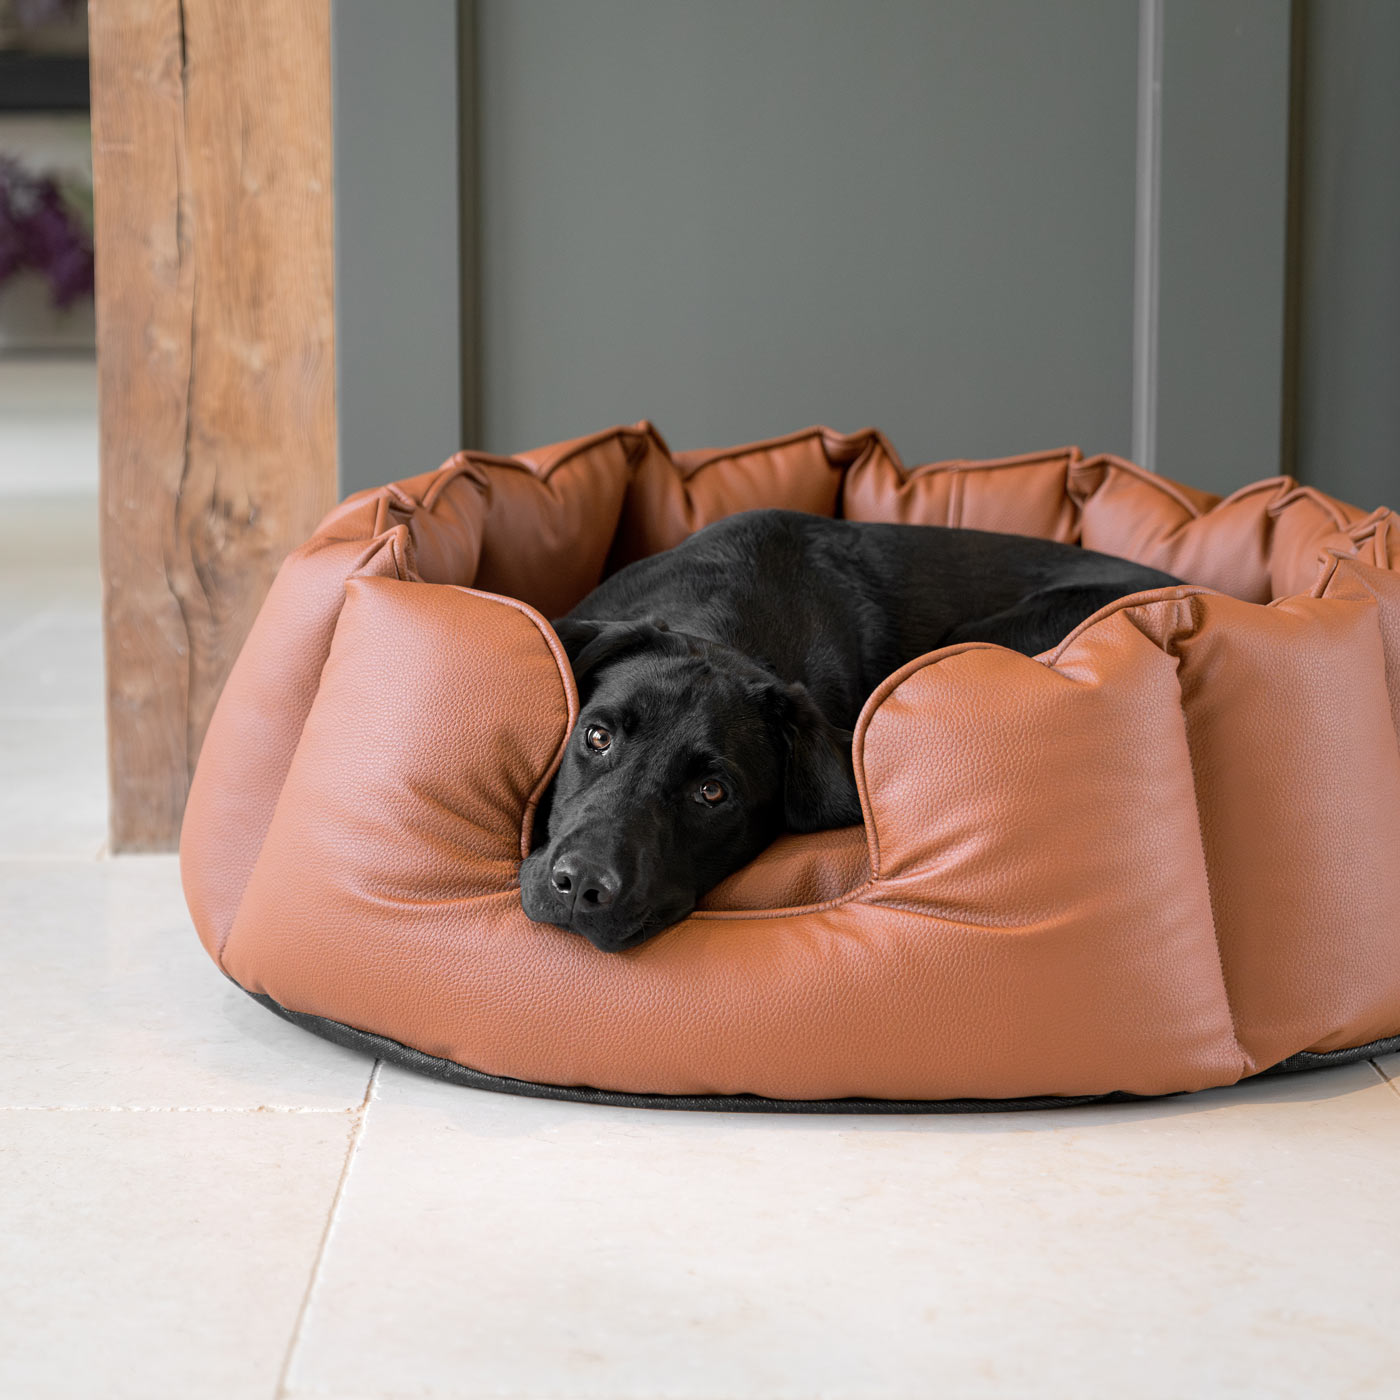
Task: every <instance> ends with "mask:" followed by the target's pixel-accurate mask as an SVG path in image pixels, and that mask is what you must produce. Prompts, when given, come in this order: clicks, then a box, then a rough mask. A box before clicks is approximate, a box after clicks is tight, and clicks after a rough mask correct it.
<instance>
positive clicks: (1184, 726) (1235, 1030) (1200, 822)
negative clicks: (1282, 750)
mask: <svg viewBox="0 0 1400 1400" xmlns="http://www.w3.org/2000/svg"><path fill="white" fill-rule="evenodd" d="M1199 596H1201V595H1200V594H1188V595H1186V596H1184V597H1181V598H1178V599H1177V600H1176V605H1177V609H1178V611H1179V610H1180V609H1181V608H1182V607H1183V606H1184V607H1185V609H1186V611H1187V614H1188V616H1189V619H1190V622H1191V624H1192V629H1193V630H1198V629H1199V626H1200V620H1199V618H1198V616H1197V610H1196V606H1195V604H1194V603H1193V602H1192V599H1193V598H1195V597H1199ZM1144 635H1146V634H1144ZM1175 638H1176V633H1175V629H1174V630H1173V632H1172V634H1171V640H1172V641H1173V642H1174V641H1175ZM1162 650H1163V651H1165V652H1166V654H1167V655H1168V656H1171V657H1173V658H1174V659H1175V661H1176V692H1177V710H1178V713H1179V714H1180V715H1181V735H1182V740H1183V741H1184V743H1185V744H1186V761H1187V763H1188V764H1189V765H1190V767H1191V801H1192V807H1193V811H1194V815H1195V818H1196V836H1197V839H1198V841H1199V846H1198V849H1199V850H1200V853H1201V873H1202V875H1203V876H1204V877H1205V883H1206V903H1207V907H1208V908H1209V909H1210V938H1211V944H1212V946H1213V947H1214V948H1215V966H1216V970H1217V971H1218V972H1219V973H1220V990H1221V994H1222V995H1223V996H1224V998H1225V1010H1226V1013H1227V1014H1228V1015H1229V1017H1230V1039H1231V1040H1233V1041H1234V1044H1235V1050H1236V1051H1237V1053H1238V1054H1239V1057H1240V1065H1241V1070H1240V1073H1241V1075H1246V1074H1252V1073H1253V1072H1254V1070H1255V1069H1256V1068H1257V1066H1256V1065H1255V1063H1254V1056H1253V1055H1251V1054H1250V1053H1249V1052H1248V1051H1247V1050H1246V1049H1245V1048H1244V1043H1243V1042H1242V1041H1241V1040H1240V1027H1239V1020H1238V1018H1237V1016H1236V1014H1235V1003H1234V1000H1233V999H1232V998H1231V996H1230V982H1229V978H1228V977H1227V976H1226V975H1225V950H1224V948H1223V947H1222V946H1221V943H1220V924H1219V921H1218V919H1217V918H1216V913H1215V909H1216V892H1215V882H1214V880H1213V879H1212V877H1211V868H1210V855H1209V853H1208V852H1207V850H1206V825H1205V819H1204V818H1203V817H1202V815H1201V788H1200V780H1199V777H1198V775H1197V771H1196V754H1195V750H1194V749H1193V748H1192V745H1191V726H1190V724H1189V723H1188V721H1187V718H1186V693H1185V691H1184V690H1183V689H1182V685H1181V668H1182V665H1183V662H1184V658H1183V657H1182V655H1181V652H1180V651H1179V650H1177V649H1176V647H1175V646H1173V645H1170V644H1169V645H1167V646H1165V647H1163V648H1162Z"/></svg>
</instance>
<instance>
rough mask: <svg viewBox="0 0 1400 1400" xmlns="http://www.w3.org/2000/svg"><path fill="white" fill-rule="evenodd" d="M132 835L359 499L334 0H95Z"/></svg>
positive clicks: (127, 844)
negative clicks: (349, 430)
mask: <svg viewBox="0 0 1400 1400" xmlns="http://www.w3.org/2000/svg"><path fill="white" fill-rule="evenodd" d="M89 15H90V26H91V45H92V106H93V167H94V185H95V199H96V225H97V232H96V243H97V336H98V376H99V387H100V414H101V462H102V567H103V584H104V611H105V631H106V647H107V704H108V746H109V764H110V771H111V844H112V847H113V849H114V850H127V851H130V850H163V849H169V848H171V847H173V846H174V844H175V842H176V840H177V838H178V835H179V827H180V817H181V813H182V811H183V809H184V801H185V793H186V790H187V788H188V785H189V779H190V775H191V773H192V771H193V768H194V763H195V760H196V758H197V757H198V754H199V746H200V743H201V741H202V739H203V736H204V731H205V729H206V727H207V725H208V723H209V717H210V715H211V713H212V711H213V708H214V704H215V702H216V701H217V699H218V695H219V691H220V689H221V688H222V686H223V682H224V679H225V677H226V676H227V674H228V671H229V668H230V666H231V665H232V664H233V660H234V658H235V656H236V655H237V653H238V648H239V646H240V645H241V643H242V641H243V638H244V636H245V635H246V633H247V630H248V627H249V626H250V624H251V622H252V619H253V617H254V615H255V614H256V612H257V609H258V605H259V604H260V603H261V601H262V598H263V595H264V594H265V593H266V591H267V588H268V585H269V584H270V582H271V580H272V577H273V575H274V573H275V572H276V570H277V566H278V564H279V563H280V562H281V560H282V558H283V557H284V555H285V554H286V553H287V552H288V551H289V550H290V549H292V548H294V547H295V546H296V545H297V544H299V543H300V542H301V541H302V540H303V539H304V538H305V537H306V536H307V535H308V534H309V533H310V532H311V530H312V529H313V528H314V526H315V525H316V522H317V521H318V520H319V519H320V517H321V516H322V515H323V514H324V513H325V511H326V510H327V509H329V507H330V506H331V504H332V503H333V501H334V499H335V484H336V466H335V461H336V454H335V411H334V409H335V405H334V362H333V330H334V324H333V301H332V290H333V289H332V215H331V125H330V62H329V0H183V2H182V0H92V3H91V5H90V9H89Z"/></svg>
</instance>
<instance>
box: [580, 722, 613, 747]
mask: <svg viewBox="0 0 1400 1400" xmlns="http://www.w3.org/2000/svg"><path fill="white" fill-rule="evenodd" d="M583 741H584V743H586V744H587V745H588V747H589V748H590V749H592V750H593V752H594V753H607V751H608V750H609V749H610V748H612V734H611V733H610V732H609V731H608V730H606V729H604V728H603V726H602V725H601V724H590V725H589V726H588V728H587V729H585V730H584V731H583Z"/></svg>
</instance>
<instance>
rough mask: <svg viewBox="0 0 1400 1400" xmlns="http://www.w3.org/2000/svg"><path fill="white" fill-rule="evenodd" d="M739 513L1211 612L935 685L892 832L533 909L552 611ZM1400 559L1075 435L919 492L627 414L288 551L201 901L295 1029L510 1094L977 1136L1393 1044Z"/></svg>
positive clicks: (242, 717) (897, 779) (878, 470)
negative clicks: (922, 1123) (688, 889)
mask: <svg viewBox="0 0 1400 1400" xmlns="http://www.w3.org/2000/svg"><path fill="white" fill-rule="evenodd" d="M755 506H786V507H790V508H796V509H799V510H807V511H814V512H818V513H821V514H825V515H844V516H846V517H849V518H852V519H861V520H898V521H921V522H927V523H937V524H948V525H964V526H976V527H980V528H986V529H992V530H1004V531H1014V532H1020V533H1024V534H1030V535H1041V536H1047V537H1051V538H1054V539H1058V540H1065V541H1072V542H1073V541H1077V542H1080V543H1082V544H1083V545H1084V546H1085V547H1088V548H1093V549H1098V550H1104V551H1108V552H1111V553H1116V554H1121V555H1125V556H1127V557H1129V558H1133V559H1137V560H1140V561H1142V562H1143V563H1147V564H1152V565H1156V566H1158V567H1160V568H1162V569H1165V570H1167V571H1169V572H1171V573H1173V574H1175V575H1177V576H1178V577H1183V578H1187V579H1189V580H1191V585H1190V586H1186V587H1177V588H1171V589H1166V590H1162V591H1159V592H1155V593H1150V594H1138V595H1135V596H1134V597H1131V598H1128V599H1125V600H1123V601H1122V602H1121V603H1118V604H1115V605H1113V606H1112V607H1110V608H1107V609H1105V610H1103V611H1101V612H1099V613H1098V614H1096V615H1095V616H1094V617H1093V618H1091V619H1089V620H1088V621H1087V622H1086V623H1084V624H1083V625H1082V626H1081V627H1079V628H1078V629H1076V631H1075V632H1073V633H1072V634H1071V635H1070V636H1069V637H1068V638H1066V639H1065V641H1064V642H1063V643H1062V644H1061V645H1059V646H1058V647H1057V648H1056V649H1055V650H1054V651H1052V652H1050V653H1047V654H1045V655H1042V656H1040V657H1038V658H1035V659H1032V658H1029V657H1025V656H1021V655H1018V654H1015V653H1012V652H1009V651H1005V650H1002V649H1000V648H997V647H993V646H988V645H982V644H972V645H962V646H956V647H949V648H945V649H944V650H942V651H938V652H933V653H930V654H929V655H927V656H923V657H920V658H919V659H918V660H917V661H913V662H911V663H910V664H909V665H907V666H905V667H904V668H903V669H902V670H900V671H898V672H897V673H895V674H894V675H892V676H890V677H889V678H888V680H886V681H885V682H884V683H883V684H882V685H881V686H880V687H879V689H878V690H877V691H876V693H875V694H874V695H872V696H871V698H870V700H869V702H868V703H867V704H866V706H865V710H864V713H863V714H862V716H861V720H860V723H859V725H858V727H857V730H856V736H855V769H856V774H857V777H858V780H859V784H860V788H861V794H862V800H863V803H864V809H865V824H864V827H863V828H861V827H856V828H851V829H849V830H844V831H833V832H824V833H820V834H817V835H811V836H793V837H786V838H784V839H782V840H780V841H779V842H778V843H777V844H776V845H775V846H773V847H772V848H771V849H770V850H769V851H768V852H767V853H766V854H764V855H763V856H761V857H760V858H759V859H758V860H756V861H755V862H754V863H753V864H752V865H750V866H748V867H746V868H745V869H743V870H741V871H740V872H738V873H737V874H736V875H734V876H733V877H731V878H730V879H729V880H727V881H725V883H724V884H722V885H721V886H719V887H718V888H717V889H715V890H714V891H713V892H712V893H711V894H710V895H709V897H708V898H707V899H706V900H705V901H704V903H703V906H702V908H701V909H700V910H699V911H698V912H697V913H695V914H694V915H692V916H691V917H690V918H689V919H687V920H686V921H685V922H684V923H682V924H680V925H678V926H676V927H674V928H672V929H670V930H669V931H667V932H666V933H664V934H662V935H661V936H659V937H657V938H656V939H654V940H653V941H651V942H649V943H647V944H645V945H643V946H642V947H639V948H637V949H635V950H633V951H631V952H628V953H623V954H607V953H601V952H598V951H597V950H595V949H594V948H593V947H591V946H590V945H589V944H588V943H586V942H585V941H584V940H583V939H582V938H579V937H577V936H576V935H574V934H571V933H567V932H564V931H562V930H559V929H555V928H551V927H546V926H541V925H538V924H534V923H531V922H530V921H529V920H528V919H527V918H526V917H525V916H524V914H523V913H522V911H521V907H520V896H519V889H518V885H517V869H518V866H519V862H520V859H521V855H522V853H523V852H526V851H527V850H528V849H529V845H530V828H531V818H532V814H533V812H534V808H535V803H536V801H537V799H538V798H539V796H540V793H541V792H542V790H543V789H544V787H545V786H546V784H547V783H548V781H549V779H550V777H551V774H552V772H553V770H554V767H555V765H556V763H557V762H558V760H559V755H560V750H561V746H562V744H563V742H564V740H565V737H566V735H567V733H568V731H569V729H570V727H571V725H572V723H573V720H574V717H575V715H576V709H577V696H576V692H575V689H574V685H573V680H572V677H571V674H570V671H569V667H568V663H567V660H566V658H565V656H564V654H563V652H562V650H561V648H560V646H559V643H558V640H557V638H556V637H555V636H554V634H553V632H552V631H551V629H550V627H549V624H548V622H547V621H546V620H545V619H546V618H548V617H553V616H558V615H559V614H561V613H563V612H565V611H567V610H568V609H569V608H570V607H571V606H572V605H573V604H574V603H575V602H577V601H578V600H579V599H580V598H581V597H582V596H583V595H584V594H585V593H586V592H588V591H589V590H590V589H591V588H593V587H594V586H595V585H596V584H597V582H598V581H599V579H600V578H601V577H602V576H603V575H604V573H605V572H607V571H608V570H611V569H615V568H617V567H619V566H621V565H622V564H625V563H627V562H629V561H631V560H633V559H636V558H639V557H641V556H643V555H646V554H649V553H652V552H654V551H657V550H661V549H665V548H667V547H668V546H671V545H674V544H675V543H677V542H678V541H679V540H681V539H682V538H684V537H685V536H686V535H687V534H688V533H690V532H691V531H693V530H696V529H698V528H699V527H700V526H702V525H704V524H706V523H707V522H709V521H712V520H715V519H718V518H719V517H721V516H724V515H727V514H729V513H732V512H734V511H737V510H743V509H747V508H750V507H755ZM1398 570H1400V525H1397V519H1396V517H1395V516H1394V515H1392V514H1391V513H1390V512H1388V511H1386V510H1376V511H1373V512H1371V513H1370V514H1366V513H1364V512H1362V511H1359V510H1357V509H1355V508H1353V507H1351V506H1348V505H1344V504H1342V503H1340V502H1338V501H1335V500H1332V499H1330V498H1329V497H1327V496H1324V495H1322V494H1321V493H1320V492H1318V491H1315V490H1312V489H1311V488H1309V487H1300V486H1297V485H1296V484H1295V483H1294V482H1292V481H1290V480H1288V479H1285V478H1276V479H1274V480H1270V481H1262V482H1259V483H1258V484H1257V485H1254V486H1249V487H1245V488H1244V489H1243V490H1240V491H1237V492H1236V493H1235V494H1234V495H1232V496H1229V497H1228V498H1226V499H1224V500H1221V499H1219V498H1218V497H1216V496H1212V495H1207V494H1205V493H1203V492H1200V491H1195V490H1192V489H1190V488H1188V487H1184V486H1180V485H1178V484H1176V483H1175V482H1172V481H1168V480H1166V479H1164V478H1162V477H1158V476H1153V475H1151V474H1150V473H1148V472H1145V471H1143V470H1141V469H1139V468H1137V467H1135V466H1133V465H1131V464H1130V463H1128V462H1124V461H1120V460H1118V459H1117V458H1113V457H1092V458H1084V457H1081V456H1080V454H1079V453H1078V451H1076V450H1073V449H1065V450H1061V451H1056V452H1047V453H1043V454H1041V455H1038V456H1029V457H1017V458H1012V459H1008V460H1003V461H994V462H943V463H936V464H934V465H932V466H926V467H920V468H917V469H915V470H912V471H910V470H906V469H905V468H904V467H903V466H901V464H900V462H899V459H898V458H897V457H896V455H895V453H894V452H893V450H892V449H891V447H890V445H889V444H888V443H887V442H886V441H885V440H884V439H883V438H882V437H881V436H880V435H879V434H878V433H875V432H873V431H866V432H861V433H856V434H852V435H850V436H843V435H841V434H838V433H834V432H831V431H830V430H828V429H824V428H812V429H809V430H807V431H805V432H801V433H796V434H793V435H792V436H791V437H785V438H779V439H775V440H773V441H770V442H762V443H757V444H754V445H751V446H747V447H740V448H734V449H732V450H728V451H721V452H704V453H699V452H695V453H675V454H673V453H671V452H670V451H669V450H668V449H667V446H666V444H665V443H664V442H663V441H662V439H661V438H660V436H659V435H658V434H657V433H656V432H655V431H654V430H653V429H652V427H651V426H650V425H649V424H646V423H641V424H638V425H637V426H635V427H630V428H614V429H611V430H609V431H607V432H604V433H600V434H598V435H596V436H594V437H588V438H582V439H579V440H577V441H573V442H568V443H563V444H560V445H557V446H554V447H549V448H545V449H542V450H541V451H539V452H534V453H529V454H526V455H523V456H521V457H516V458H503V457H489V456H483V455H479V454H468V453H462V454H459V455H457V456H456V457H454V458H452V459H451V460H450V461H449V462H448V463H447V464H446V465H445V466H444V467H443V468H442V469H441V470H439V471H436V472H433V473H431V474H429V475H427V476H421V477H416V478H414V479H412V480H410V481H405V482H401V483H399V484H397V485H392V486H386V487H383V488H381V489H379V490H375V491H369V492H362V493H361V494H359V495H357V496H353V497H351V498H350V499H349V500H347V501H346V502H345V503H344V504H343V505H341V506H340V507H339V508H338V509H337V510H335V511H334V512H332V514H331V515H330V516H329V517H327V519H326V521H325V522H324V523H323V524H322V526H321V528H320V529H319V530H318V531H317V532H316V534H315V536H314V537H313V538H312V539H311V540H310V542H309V543H308V544H307V545H306V546H305V547H304V548H302V549H300V550H298V551H297V552H296V553H295V554H294V555H292V556H291V558H289V559H288V560H287V562H286V564H285V565H284V567H283V569H282V571H281V573H280V575H279V576H278V578H277V581H276V583H275V585H274V586H273V589H272V591H271V593H270V594H269V596H268V599H267V601H266V603H265V605H264V606H263V609H262V612H261V614H260V615H259V617H258V619H257V622H256V625H255V626H254V628H253V631H252V634H251V635H250V637H249V638H248V641H247V644H246V646H245V647H244V649H243V653H242V655H241V657H240V658H239V660H238V663H237V665H236V667H235V668H234V671H233V674H232V676H231V677H230V679H229V682H228V685H227V688H226V689H225V691H224V694H223V698H222V700H221V702H220V704H219V707H218V710H217V713H216V714H215V716H214V720H213V723H212V725H211V727H210V729H209V733H208V737H207V739H206V740H205V744H204V749H203V753H202V754H201V756H200V760H199V768H198V772H197V773H196V775H195V779H194V785H193V788H192V790H191V792H190V799H189V807H188V810H187V813H186V816H185V827H184V836H183V842H182V847H181V861H182V868H183V874H184V881H185V889H186V893H187V896H188V899H189V904H190V908H191V910H192V912H193V915H194V919H195V923H196V924H197V926H198V929H199V933H200V936H201V937H202V939H203V940H204V943H205V946H206V947H207V948H208V950H209V952H210V954H211V955H212V956H213V957H214V959H215V960H216V961H217V962H218V964H219V966H220V967H221V968H222V969H223V970H224V971H225V972H226V973H227V974H228V975H229V976H230V977H231V978H232V979H233V980H234V981H235V982H237V983H238V984H239V985H240V986H242V987H243V988H245V989H246V990H247V991H248V992H250V993H252V994H253V995H254V996H256V997H257V998H259V999H261V1000H263V1001H264V1002H265V1003H266V1004H267V1005H268V1006H269V1007H270V1008H272V1009H273V1010H275V1011H278V1012H280V1013H281V1014H283V1015H285V1016H287V1017H289V1018H290V1019H292V1020H295V1021H297V1022H299V1023H301V1024H303V1025H305V1026H307V1027H308V1028H310V1029H312V1030H315V1031H317V1032H319V1033H320V1034H322V1035H326V1036H329V1037H330V1038H332V1039H336V1040H341V1041H344V1042H346V1043H351V1044H357V1045H362V1046H364V1047H366V1048H367V1049H370V1050H373V1051H374V1052H376V1053H378V1054H381V1055H384V1056H387V1057H390V1058H393V1059H397V1060H399V1061H402V1062H405V1063H409V1064H412V1065H414V1066H416V1067H418V1068H420V1069H424V1070H427V1071H429V1072H432V1073H436V1074H439V1075H442V1076H444V1077H447V1078H450V1079H455V1080H458V1081H460V1082H464V1083H469V1084H477V1085H482V1086H485V1087H489V1088H496V1089H504V1090H510V1091H513V1092H518V1093H530V1094H540V1095H550V1096H556V1097H573V1098H583V1099H590V1100H595V1101H605V1102H619V1103H636V1104H665V1105H671V1106H680V1107H706V1108H714V1107H719V1108H762V1109H773V1108H787V1109H810V1108H826V1109H858V1110H861V1111H871V1110H879V1109H920V1108H922V1109H957V1108H970V1107H986V1106H992V1107H995V1106H1000V1105H1002V1104H1007V1103H1011V1104H1019V1105H1025V1104H1027V1103H1040V1102H1046V1101H1050V1102H1076V1101H1080V1100H1082V1099H1083V1098H1085V1097H1092V1096H1100V1095H1111V1094H1115V1093H1127V1094H1138V1095H1147V1094H1163V1093H1169V1092H1174V1091H1179V1090H1193V1089H1202V1088H1205V1087H1207V1086H1210V1085H1222V1084H1229V1083H1232V1082H1233V1081H1236V1080H1238V1079H1241V1078H1242V1077H1244V1076H1247V1075H1252V1074H1256V1073H1259V1072H1262V1071H1265V1070H1269V1069H1274V1068H1280V1067H1282V1068H1297V1067H1300V1066H1305V1065H1319V1064H1326V1063H1329V1062H1333V1061H1337V1060H1348V1059H1355V1058H1358V1057H1360V1056H1362V1055H1366V1054H1372V1053H1377V1052H1379V1051H1380V1050H1382V1049H1391V1048H1400V744H1397V737H1396V736H1397V729H1398V728H1400V571H1398ZM988 1101H995V1102H991V1103H988Z"/></svg>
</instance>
